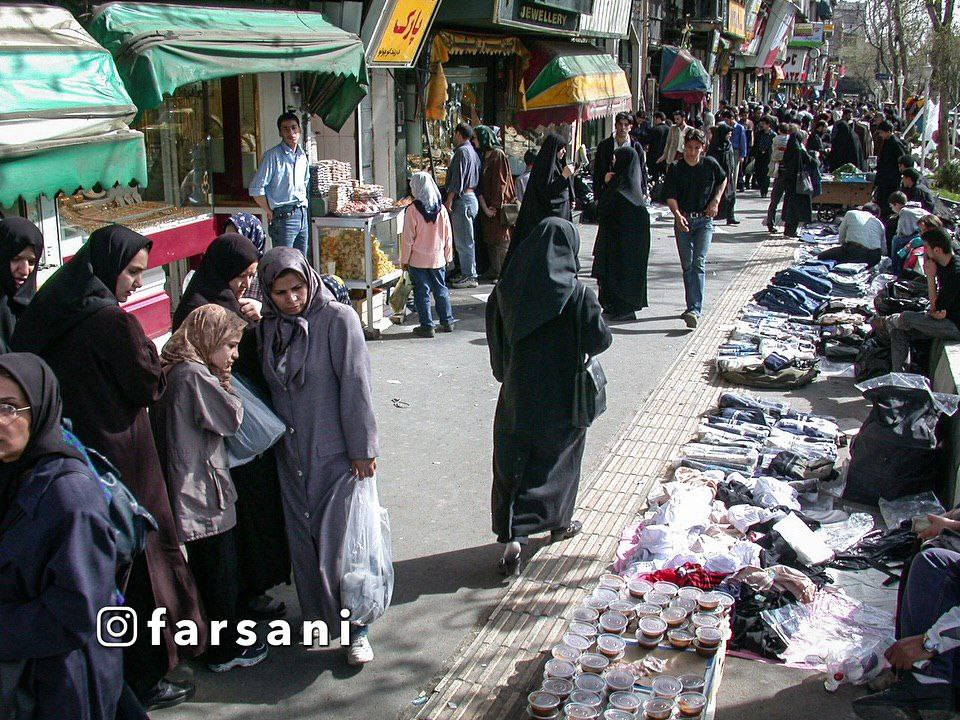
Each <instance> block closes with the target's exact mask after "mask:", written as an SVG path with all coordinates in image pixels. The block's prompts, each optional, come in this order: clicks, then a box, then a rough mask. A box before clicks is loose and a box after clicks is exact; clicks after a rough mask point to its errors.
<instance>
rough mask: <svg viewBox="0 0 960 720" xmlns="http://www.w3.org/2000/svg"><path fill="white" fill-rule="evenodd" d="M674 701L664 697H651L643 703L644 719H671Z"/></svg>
mask: <svg viewBox="0 0 960 720" xmlns="http://www.w3.org/2000/svg"><path fill="white" fill-rule="evenodd" d="M672 714H673V702H672V701H671V700H664V699H663V698H651V699H649V700H647V701H646V702H645V703H644V704H643V717H644V720H670V716H671V715H672Z"/></svg>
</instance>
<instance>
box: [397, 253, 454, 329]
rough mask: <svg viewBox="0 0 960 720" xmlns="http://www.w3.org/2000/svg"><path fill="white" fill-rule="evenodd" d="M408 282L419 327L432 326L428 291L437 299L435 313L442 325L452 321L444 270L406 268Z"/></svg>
mask: <svg viewBox="0 0 960 720" xmlns="http://www.w3.org/2000/svg"><path fill="white" fill-rule="evenodd" d="M407 271H408V272H409V273H410V282H412V283H413V302H414V304H415V305H416V306H417V314H418V315H419V316H420V327H433V314H432V313H431V312H430V292H431V291H433V297H434V298H436V301H437V314H438V315H439V316H440V322H442V323H443V324H444V325H450V324H451V323H453V308H452V307H451V306H450V291H449V290H447V283H446V277H445V275H446V272H445V271H444V269H443V268H435V269H432V270H426V269H424V268H415V267H411V268H407Z"/></svg>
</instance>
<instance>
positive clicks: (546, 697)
mask: <svg viewBox="0 0 960 720" xmlns="http://www.w3.org/2000/svg"><path fill="white" fill-rule="evenodd" d="M527 702H528V703H529V704H530V710H532V711H533V714H534V715H535V716H536V717H541V718H548V717H552V716H554V715H555V714H556V712H557V708H559V707H560V698H558V697H557V696H556V695H554V694H552V693H548V692H544V691H543V690H537V691H536V692H532V693H530V694H529V695H527Z"/></svg>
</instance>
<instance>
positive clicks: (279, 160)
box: [250, 143, 310, 210]
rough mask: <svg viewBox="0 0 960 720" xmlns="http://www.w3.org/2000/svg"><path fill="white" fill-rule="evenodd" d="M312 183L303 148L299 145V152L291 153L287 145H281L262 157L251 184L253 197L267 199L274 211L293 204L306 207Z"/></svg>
mask: <svg viewBox="0 0 960 720" xmlns="http://www.w3.org/2000/svg"><path fill="white" fill-rule="evenodd" d="M309 180H310V164H309V163H308V162H307V154H306V153H305V152H304V151H303V148H301V147H300V146H299V145H297V148H296V150H291V149H290V147H289V146H288V145H287V144H286V143H280V144H279V145H277V146H276V147H272V148H270V149H269V150H267V151H266V152H265V153H264V154H263V160H262V161H261V162H260V168H259V169H258V170H257V174H256V175H255V176H254V178H253V181H252V182H251V183H250V195H251V196H252V197H259V196H261V195H266V196H267V202H268V203H269V205H270V209H271V210H272V209H273V208H275V207H276V206H277V205H290V204H291V203H295V204H296V205H300V206H303V207H306V205H307V184H308V182H309Z"/></svg>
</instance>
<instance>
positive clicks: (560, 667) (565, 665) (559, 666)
mask: <svg viewBox="0 0 960 720" xmlns="http://www.w3.org/2000/svg"><path fill="white" fill-rule="evenodd" d="M576 672H577V666H576V665H574V664H573V663H572V662H570V661H569V660H557V659H556V658H554V659H553V660H547V664H546V665H544V668H543V676H544V678H563V679H564V680H569V679H570V678H572V677H573V676H574V675H575V674H576Z"/></svg>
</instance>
